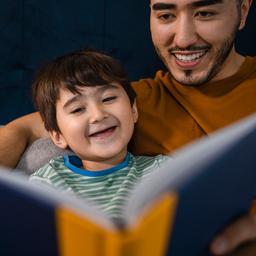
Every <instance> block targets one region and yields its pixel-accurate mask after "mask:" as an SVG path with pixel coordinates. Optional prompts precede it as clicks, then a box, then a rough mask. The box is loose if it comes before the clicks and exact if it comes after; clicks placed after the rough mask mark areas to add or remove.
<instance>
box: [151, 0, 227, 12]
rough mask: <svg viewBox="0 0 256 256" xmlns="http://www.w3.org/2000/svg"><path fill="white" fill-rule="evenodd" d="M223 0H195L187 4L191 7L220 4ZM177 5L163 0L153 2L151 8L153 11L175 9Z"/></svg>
mask: <svg viewBox="0 0 256 256" xmlns="http://www.w3.org/2000/svg"><path fill="white" fill-rule="evenodd" d="M222 3H223V0H199V1H195V2H193V3H191V4H189V5H191V6H192V7H204V6H209V5H215V4H222ZM176 8H177V5H176V4H172V3H164V2H162V3H161V2H160V3H155V4H153V5H152V9H153V10H154V11H161V10H172V9H176Z"/></svg>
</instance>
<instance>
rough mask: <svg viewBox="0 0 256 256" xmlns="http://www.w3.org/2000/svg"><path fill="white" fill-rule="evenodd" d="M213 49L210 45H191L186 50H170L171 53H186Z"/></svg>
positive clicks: (176, 48) (177, 48) (175, 48)
mask: <svg viewBox="0 0 256 256" xmlns="http://www.w3.org/2000/svg"><path fill="white" fill-rule="evenodd" d="M210 48H211V46H210V45H191V46H188V47H186V48H180V47H177V46H176V47H172V48H170V49H169V50H168V52H169V53H172V52H183V51H184V52H185V51H205V50H209V49H210Z"/></svg>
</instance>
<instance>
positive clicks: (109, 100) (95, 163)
mask: <svg viewBox="0 0 256 256" xmlns="http://www.w3.org/2000/svg"><path fill="white" fill-rule="evenodd" d="M79 91H80V93H81V94H73V93H71V92H70V91H68V90H64V89H62V90H60V98H59V100H58V101H57V103H56V118H57V123H58V126H59V129H60V131H61V133H58V132H52V133H51V137H52V139H53V141H54V143H55V144H56V145H57V146H59V147H61V148H66V147H67V146H69V147H70V148H71V149H72V150H73V151H74V152H75V153H76V154H77V155H78V156H79V157H80V158H81V159H82V161H83V164H84V167H85V168H86V169H89V170H100V169H105V168H109V167H111V166H113V165H116V164H118V163H120V161H122V160H123V158H124V157H125V155H126V153H127V144H128V142H129V140H130V138H131V136H132V133H133V129H134V123H135V122H136V121H137V118H138V114H137V108H136V104H135V103H134V104H133V106H131V103H130V100H129V98H128V95H127V94H126V92H125V90H124V89H123V87H122V86H121V85H119V84H116V83H113V84H111V85H106V86H96V87H81V88H79Z"/></svg>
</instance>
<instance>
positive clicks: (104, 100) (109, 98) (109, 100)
mask: <svg viewBox="0 0 256 256" xmlns="http://www.w3.org/2000/svg"><path fill="white" fill-rule="evenodd" d="M116 98H117V96H111V97H106V98H104V99H103V100H102V102H111V101H114V100H115V99H116Z"/></svg>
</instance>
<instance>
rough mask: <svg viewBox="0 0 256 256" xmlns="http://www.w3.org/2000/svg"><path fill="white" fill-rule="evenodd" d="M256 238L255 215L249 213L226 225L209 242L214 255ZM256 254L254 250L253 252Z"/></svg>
mask: <svg viewBox="0 0 256 256" xmlns="http://www.w3.org/2000/svg"><path fill="white" fill-rule="evenodd" d="M255 239H256V215H255V214H253V213H249V214H247V215H245V216H243V217H241V218H239V219H238V220H237V221H236V222H234V223H233V224H231V225H230V226H229V227H227V228H226V229H225V230H224V232H223V233H221V234H220V235H219V236H218V237H217V238H216V239H215V240H214V241H213V243H212V244H211V246H210V250H211V252H212V253H213V254H214V255H222V254H226V253H229V252H231V251H232V250H234V249H236V248H237V247H238V246H239V245H241V244H243V243H245V242H249V241H252V240H255ZM255 255H256V252H255Z"/></svg>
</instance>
